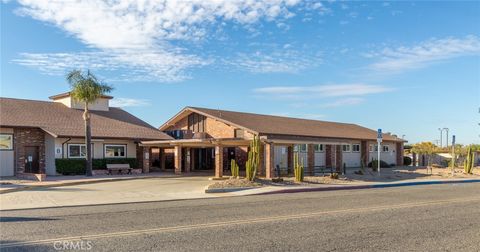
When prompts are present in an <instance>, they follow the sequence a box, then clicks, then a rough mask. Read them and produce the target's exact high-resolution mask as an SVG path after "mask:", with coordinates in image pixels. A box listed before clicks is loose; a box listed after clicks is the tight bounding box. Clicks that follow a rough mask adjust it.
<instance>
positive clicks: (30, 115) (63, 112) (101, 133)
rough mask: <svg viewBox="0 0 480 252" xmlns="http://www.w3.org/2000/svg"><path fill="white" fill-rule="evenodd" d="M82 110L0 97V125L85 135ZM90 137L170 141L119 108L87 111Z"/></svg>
mask: <svg viewBox="0 0 480 252" xmlns="http://www.w3.org/2000/svg"><path fill="white" fill-rule="evenodd" d="M82 115H83V111H82V110H79V109H72V108H68V107H67V106H65V105H63V104H61V103H56V102H46V101H34V100H23V99H13V98H0V126H4V127H5V126H11V127H38V128H41V129H43V130H45V131H47V132H49V133H51V134H53V135H55V136H58V137H83V136H84V135H85V130H84V121H83V117H82ZM91 127H92V137H96V138H125V139H139V140H166V139H172V138H171V137H170V136H168V135H166V134H165V133H163V132H161V131H159V130H157V129H155V128H154V127H152V126H151V125H149V124H148V123H146V122H144V121H142V120H140V119H139V118H137V117H135V116H133V115H132V114H130V113H128V112H126V111H125V110H122V109H120V108H114V107H110V109H109V111H91Z"/></svg>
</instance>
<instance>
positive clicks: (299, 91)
mask: <svg viewBox="0 0 480 252" xmlns="http://www.w3.org/2000/svg"><path fill="white" fill-rule="evenodd" d="M391 90H392V89H391V88H388V87H385V86H381V85H369V84H362V83H355V84H328V85H316V86H272V87H263V88H257V89H254V90H253V92H254V93H256V94H260V95H268V96H274V97H280V98H293V97H300V98H315V97H341V96H362V95H368V94H376V93H384V92H388V91H391Z"/></svg>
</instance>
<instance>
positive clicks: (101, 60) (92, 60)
mask: <svg viewBox="0 0 480 252" xmlns="http://www.w3.org/2000/svg"><path fill="white" fill-rule="evenodd" d="M13 62H15V63H17V64H20V65H23V66H28V67H33V68H36V69H38V70H40V71H41V72H43V73H45V74H49V75H62V74H65V73H66V72H67V71H69V70H72V69H73V68H78V69H87V68H88V69H91V70H102V71H105V72H109V73H111V74H110V75H113V76H115V77H111V78H109V80H115V81H140V80H147V81H160V82H175V81H181V80H184V79H187V78H188V77H189V76H188V73H186V72H185V71H186V69H188V68H192V67H200V66H203V65H206V64H209V63H210V62H211V61H210V60H205V59H201V58H199V57H197V56H195V55H188V54H182V53H177V52H167V51H162V50H157V51H155V50H144V51H142V50H131V49H123V50H107V51H105V50H102V51H92V52H79V53H22V54H20V58H18V59H15V60H13Z"/></svg>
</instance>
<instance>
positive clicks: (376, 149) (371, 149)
mask: <svg viewBox="0 0 480 252" xmlns="http://www.w3.org/2000/svg"><path fill="white" fill-rule="evenodd" d="M374 146H375V148H374ZM369 150H370V152H374V151H378V145H376V144H375V145H373V144H370V147H369Z"/></svg>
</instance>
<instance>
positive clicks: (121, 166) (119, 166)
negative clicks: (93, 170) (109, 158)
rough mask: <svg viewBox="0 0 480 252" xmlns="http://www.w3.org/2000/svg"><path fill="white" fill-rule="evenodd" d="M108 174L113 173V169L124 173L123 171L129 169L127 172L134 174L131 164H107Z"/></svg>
mask: <svg viewBox="0 0 480 252" xmlns="http://www.w3.org/2000/svg"><path fill="white" fill-rule="evenodd" d="M107 170H108V174H110V175H112V173H113V171H117V173H118V174H122V172H123V171H127V174H132V168H130V165H129V164H107Z"/></svg>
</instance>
